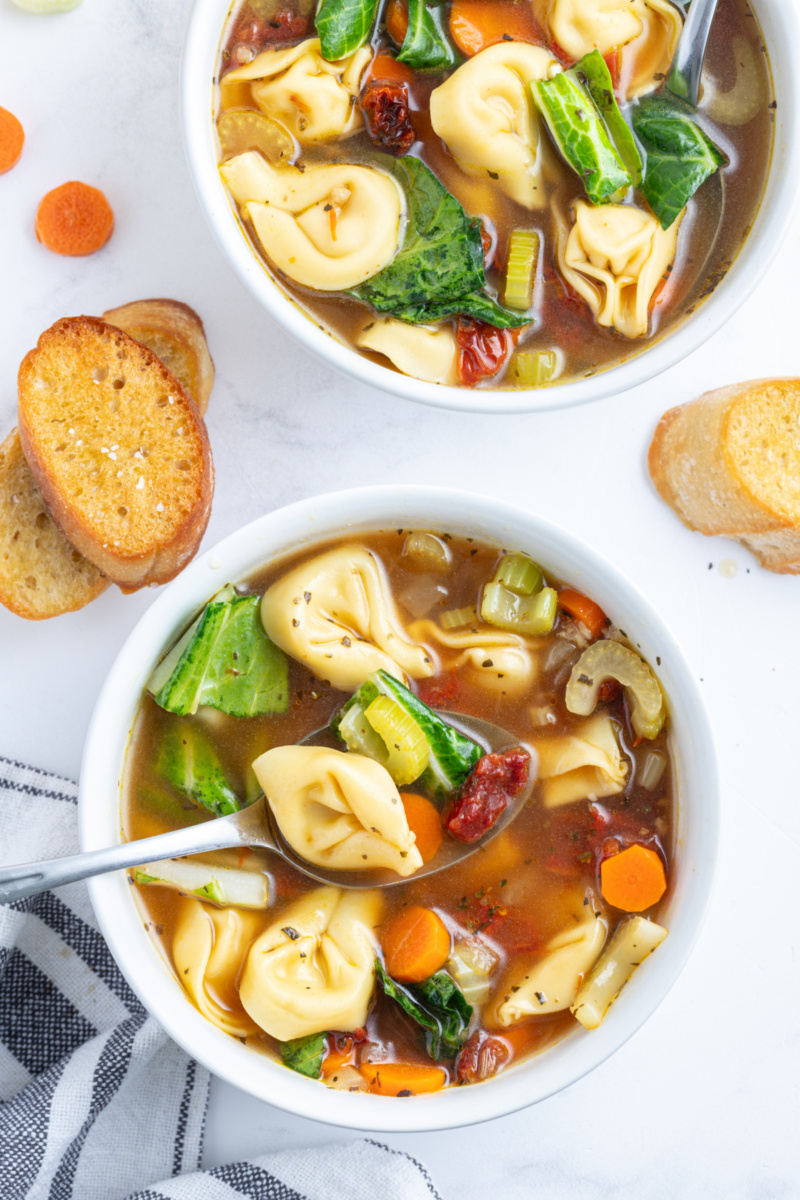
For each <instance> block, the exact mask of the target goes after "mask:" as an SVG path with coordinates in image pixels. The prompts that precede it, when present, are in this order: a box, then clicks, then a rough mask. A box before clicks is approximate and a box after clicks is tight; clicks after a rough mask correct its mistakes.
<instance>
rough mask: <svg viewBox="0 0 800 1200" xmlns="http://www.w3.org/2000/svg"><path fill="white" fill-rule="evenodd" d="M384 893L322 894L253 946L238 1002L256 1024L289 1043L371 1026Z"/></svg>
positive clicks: (331, 890) (296, 907) (284, 916)
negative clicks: (368, 1022) (377, 930)
mask: <svg viewBox="0 0 800 1200" xmlns="http://www.w3.org/2000/svg"><path fill="white" fill-rule="evenodd" d="M381 910H382V900H381V896H380V892H378V891H375V890H370V891H363V892H360V891H353V892H342V891H341V890H340V889H339V888H335V887H322V888H317V889H315V890H314V891H313V892H308V893H306V895H305V896H302V897H301V898H300V899H299V900H296V901H295V902H294V904H291V905H290V906H289V907H288V908H285V909H284V910H283V911H282V912H281V914H280V916H279V917H278V919H277V920H276V921H275V922H274V923H273V924H272V925H270V927H269V929H267V930H265V931H264V933H262V934H261V936H260V937H259V938H257V939H256V941H255V942H254V943H253V945H252V946H251V947H250V952H249V953H248V955H247V961H246V962H245V965H244V970H243V972H242V977H241V980H240V982H239V996H240V998H241V1001H242V1004H243V1005H244V1007H245V1009H246V1011H247V1012H248V1014H249V1015H250V1017H252V1019H253V1020H254V1021H255V1022H256V1024H257V1025H258V1026H259V1027H260V1028H261V1029H263V1030H265V1031H266V1032H267V1033H269V1034H270V1035H271V1036H272V1037H274V1038H278V1040H279V1041H282V1042H287V1041H290V1040H291V1039H292V1038H298V1037H306V1036H307V1035H308V1034H311V1033H320V1032H321V1031H323V1030H326V1029H342V1030H350V1029H358V1028H359V1026H362V1025H364V1024H365V1023H366V1019H367V1011H368V1009H369V1003H370V998H371V996H372V989H373V985H374V962H375V946H376V937H375V926H376V925H377V924H378V922H379V921H380V917H381Z"/></svg>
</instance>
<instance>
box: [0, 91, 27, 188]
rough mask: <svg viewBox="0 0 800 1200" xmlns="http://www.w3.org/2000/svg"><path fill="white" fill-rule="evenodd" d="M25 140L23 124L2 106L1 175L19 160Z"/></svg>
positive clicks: (0, 119) (0, 112)
mask: <svg viewBox="0 0 800 1200" xmlns="http://www.w3.org/2000/svg"><path fill="white" fill-rule="evenodd" d="M24 142H25V130H24V129H23V128H22V125H21V124H20V123H19V121H18V120H17V118H16V117H15V116H14V114H13V113H11V112H9V111H8V109H7V108H0V175H2V174H4V172H5V171H10V170H11V168H12V167H13V166H15V165H16V163H17V162H19V156H20V154H22V147H23V144H24Z"/></svg>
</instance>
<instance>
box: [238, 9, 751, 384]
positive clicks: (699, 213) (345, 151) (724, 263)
mask: <svg viewBox="0 0 800 1200" xmlns="http://www.w3.org/2000/svg"><path fill="white" fill-rule="evenodd" d="M489 2H491V0H489ZM385 3H386V0H382V4H383V7H382V8H381V16H379V19H378V21H377V23H376V32H375V35H374V37H373V45H374V47H375V49H376V50H378V49H381V48H385V47H389V48H391V47H392V43H391V41H390V39H389V38H388V35H387V33H386V30H385V26H384V24H383V19H382V14H383V9H384V7H385ZM271 6H272V7H271ZM307 9H308V5H306V6H305V10H306V11H307ZM287 10H288V11H303V6H302V5H301V6H300V7H299V9H298V7H297V6H296V5H295V4H293V3H291V2H289V3H286V2H284V0H258V3H257V4H254V2H253V0H244V2H243V3H241V4H239V5H236V6H234V8H233V9H232V12H231V15H229V18H228V21H227V22H226V25H225V32H224V34H223V47H225V49H223V50H222V51H221V58H220V65H219V73H220V77H224V72H225V70H226V69H229V65H228V54H229V50H228V49H227V47H229V46H230V45H231V42H232V37H233V33H232V31H233V30H235V29H237V28H239V27H240V22H241V21H242V20H244V19H246V18H248V17H249V16H252V15H254V13H255V12H257V13H258V14H260V15H262V16H268V15H269V14H271V13H274V12H278V11H287ZM311 35H313V27H312V28H311V30H310V32H309V35H307V36H311ZM734 38H742V39H744V40H745V42H746V43H747V44H748V46H749V47H751V49H752V51H753V53H752V55H748V56H747V57H748V63H747V66H748V69H750V70H751V75H752V77H753V81H754V88H755V90H756V92H757V93H758V97H759V105H758V111H757V112H756V114H755V115H754V116H753V118H752V119H751V120H750V121H748V122H747V123H746V124H743V125H731V124H721V123H720V122H718V121H715V120H714V119H712V117H711V116H710V115H709V113H708V111H707V106H704V104H703V102H702V101H701V105H700V111H699V119H700V124H701V125H702V127H703V129H704V130H705V131H706V133H707V134H708V135H709V136H710V137H711V138H712V140H713V141H715V142H716V143H717V144H718V145H719V146H720V147H722V148H723V149H724V151H725V152H726V154H727V155H728V158H729V163H728V165H726V166H725V167H723V168H722V170H721V171H720V172H719V173H718V175H716V176H714V177H712V178H711V179H710V180H708V181H707V182H706V183H705V184H704V185H703V186H702V187H701V188H700V189H699V191H698V192H697V193H696V194H695V195H694V197H693V198H692V199H691V200H690V201H689V204H688V206H687V212H686V216H685V218H684V221H683V225H682V227H681V230H680V233H679V238H678V251H677V255H676V259H675V263H674V266H673V269H672V271H671V273H670V274H669V276H668V279H667V281H666V283H665V284H664V286H663V287H662V288H661V290H660V291H659V292H658V293H657V295H656V296H655V299H654V301H653V302H651V309H652V312H651V320H650V331H649V335H648V337H647V338H636V339H630V338H626V337H624V336H623V335H622V334H620V333H617V332H616V331H615V330H614V329H608V328H605V327H603V326H600V325H599V324H598V323H597V322H596V321H595V319H594V317H593V314H592V312H591V310H590V309H589V307H588V306H587V305H586V303H585V302H584V301H583V300H582V299H581V298H580V297H579V296H578V295H577V294H576V293H573V292H572V291H571V289H570V288H569V287H568V285H567V284H566V283H565V282H564V281H563V280H562V278H561V276H560V274H559V272H558V269H557V266H556V262H555V254H554V247H555V220H556V218H555V216H554V210H557V211H558V212H559V213H560V214H562V215H563V216H566V215H567V214H568V212H569V206H570V204H571V203H572V202H573V201H574V200H575V199H577V198H578V197H579V196H581V195H583V190H582V186H581V183H580V180H579V179H578V177H577V176H576V175H575V174H574V173H573V172H572V171H570V170H569V168H568V167H567V166H566V165H565V164H563V163H561V162H560V161H559V162H558V164H557V166H556V171H557V175H558V178H557V182H556V184H555V186H554V187H553V190H552V193H551V203H550V207H549V208H548V209H545V210H542V211H541V212H530V211H529V210H528V209H526V208H524V207H522V206H520V205H518V204H516V203H515V202H513V201H512V200H510V199H509V198H508V197H506V196H505V195H504V194H503V193H502V192H501V191H499V189H497V188H494V187H493V186H492V183H491V181H490V180H488V179H487V180H486V181H485V182H484V181H479V180H477V179H475V178H473V177H471V176H468V175H466V174H465V173H464V172H463V171H462V170H461V169H460V167H459V166H458V165H457V163H456V162H455V160H454V159H453V158H452V157H451V156H450V154H449V153H448V152H447V150H446V149H445V147H444V145H443V143H442V142H441V141H440V139H439V138H438V137H436V136H435V135H434V133H433V131H432V129H431V127H430V120H429V117H428V112H427V108H428V97H429V95H430V92H431V91H432V90H433V88H434V87H436V86H438V85H439V84H440V83H442V82H443V81H444V80H445V79H446V78H447V73H445V74H432V73H431V72H428V73H426V74H420V73H417V74H416V76H415V82H414V84H413V85H412V95H411V100H412V105H411V106H412V109H414V110H415V115H414V125H415V130H416V132H417V136H418V138H419V139H420V140H418V141H417V142H416V143H415V145H414V146H413V148H412V150H411V153H412V154H413V155H416V156H418V157H419V158H421V159H422V160H423V161H424V162H425V163H426V164H427V165H428V166H429V167H430V168H431V169H432V170H433V171H434V172H435V174H436V175H437V176H438V177H439V179H440V180H441V181H442V183H443V184H444V185H445V187H446V188H448V190H449V191H450V192H452V194H453V195H454V196H456V198H457V199H458V200H460V201H461V203H462V205H463V206H464V208H465V210H466V211H467V213H468V214H470V215H472V216H477V217H480V218H481V219H482V220H483V221H484V222H485V223H486V224H487V225H488V226H489V227H490V228H492V229H493V230H494V231H495V234H496V247H497V248H496V253H495V261H496V262H498V263H499V264H500V267H501V269H500V270H498V269H497V268H496V267H490V268H489V269H488V270H487V284H488V286H489V289H490V290H491V291H492V292H494V293H496V292H499V291H500V290H501V288H502V282H503V274H502V264H503V262H504V260H505V252H506V247H507V245H508V240H509V237H510V236H511V233H512V232H513V231H514V230H515V229H535V230H537V231H538V233H539V235H540V246H541V247H543V252H542V253H540V256H539V263H538V265H537V280H536V285H535V291H534V309H535V313H536V317H537V321H536V323H535V324H533V325H531V326H528V327H525V328H524V329H523V330H522V332H521V335H520V337H519V340H518V342H517V346H518V348H519V349H522V350H525V351H536V350H551V349H558V350H560V351H561V352H562V353H563V355H564V370H563V371H562V373H561V375H560V377H559V381H560V382H565V381H567V380H569V379H580V378H585V377H587V376H589V375H593V374H595V373H596V372H598V371H602V370H606V369H608V368H609V367H612V366H615V365H617V364H619V363H621V362H624V361H626V360H627V359H629V358H632V357H634V356H635V355H637V354H639V353H641V352H642V350H643V349H644V348H645V347H646V346H647V345H649V344H651V343H652V342H653V341H655V340H658V339H659V338H661V337H663V335H664V334H666V333H668V332H669V331H670V330H671V329H673V328H674V327H675V326H677V325H678V324H680V323H681V322H682V321H683V320H685V319H686V318H687V317H688V316H689V315H690V314H691V313H693V312H694V311H695V309H696V308H697V307H698V305H699V304H701V303H702V302H703V300H705V299H706V298H707V297H708V296H709V295H710V294H711V292H712V291H713V290H714V288H715V287H716V286H717V285H718V284H719V282H720V281H721V279H722V278H723V277H724V275H725V273H726V271H727V270H728V268H729V267H730V266H731V263H732V262H733V260H734V258H735V257H736V255H737V254H738V252H739V250H740V249H741V246H742V244H743V242H744V240H745V238H746V237H747V234H748V232H749V230H750V227H751V225H752V223H753V221H754V219H755V215H756V212H757V210H758V206H759V203H760V200H761V196H762V194H763V190H764V185H765V182H766V177H767V171H768V168H769V162H770V155H771V152H772V139H773V128H772V125H773V120H774V113H773V111H772V109H773V107H774V106H773V105H772V103H771V102H772V97H773V92H772V84H771V79H770V72H769V65H768V62H767V59H766V54H765V50H764V46H763V42H762V38H761V33H760V30H759V27H758V23H757V21H756V19H755V16H754V14H753V12H752V10H751V8H750V6H749V5H748V4H747V3H746V0H720V3H719V7H718V10H717V14H716V17H715V20H714V24H713V26H712V32H711V37H710V40H709V45H708V50H707V54H706V62H705V71H706V78H708V77H710V78H712V79H713V80H715V81H716V84H717V86H718V88H719V89H721V90H722V91H723V92H727V91H728V90H729V89H731V88H732V87H733V86H734V82H735V80H736V76H737V71H738V70H740V69H741V67H740V66H739V64H737V61H736V55H735V53H734V48H733V47H734V41H733V39H734ZM297 40H299V39H297V38H296V39H295V41H297ZM541 41H542V44H546V42H545V38H544V37H542V39H541ZM550 48H551V49H552V47H550ZM559 54H560V52H559ZM216 91H217V101H218V103H217V112H220V111H222V110H224V109H225V108H226V107H240V106H245V107H247V106H250V107H255V106H254V104H253V101H252V99H251V98H250V96H249V86H248V85H244V86H243V85H241V84H240V85H236V87H235V88H231V89H229V91H228V94H226V89H224V88H223V89H219V88H217V89H216ZM553 157H554V159H555V155H554V156H553ZM303 159H304V161H306V162H326V161H332V160H333V161H340V160H341V159H345V160H346V161H348V162H357V163H364V164H365V165H369V164H370V163H374V162H375V149H374V147H373V146H372V143H371V142H370V141H369V138H368V137H367V135H366V133H365V132H362V133H359V134H356V135H354V136H352V137H348V138H346V139H344V140H341V141H338V142H331V143H328V144H317V145H316V146H304V148H303ZM636 201H637V203H638V204H640V205H641V206H642V207H644V208H645V209H646V208H647V204H646V201H645V200H644V199H643V197H642V196H641V194H640V193H638V192H637V193H636ZM244 224H245V226H246V227H247V233H248V237H249V240H250V243H251V246H252V247H253V249H254V252H255V253H256V254H257V255H259V257H261V258H264V255H263V252H262V251H261V249H260V245H259V242H258V239H257V238H256V236H255V234H254V231H253V230H252V228H251V227H249V225H248V223H247V222H244ZM265 261H266V260H265ZM270 269H271V270H272V268H270ZM273 274H275V278H276V281H277V282H278V283H279V285H280V286H281V288H282V289H283V290H284V291H285V292H286V293H287V295H288V296H290V297H291V298H292V299H293V300H294V301H295V302H296V303H297V304H298V306H299V307H300V309H301V310H302V311H304V312H305V313H306V315H307V316H309V318H310V319H311V320H313V321H314V322H315V324H317V325H319V327H320V328H321V329H323V330H325V331H326V332H328V333H330V334H331V335H332V336H333V337H335V338H337V339H338V340H340V341H342V342H344V343H345V344H347V345H350V346H351V347H353V348H354V349H356V348H355V339H356V338H357V336H358V334H359V333H360V331H361V330H362V328H363V326H364V322H365V317H366V316H367V313H368V311H369V310H367V309H366V308H365V306H364V305H362V304H360V303H359V302H357V301H354V300H352V299H350V298H348V297H346V296H344V295H340V294H333V293H328V294H326V293H321V292H317V291H313V290H312V289H309V288H304V287H300V286H299V285H297V284H295V283H294V282H292V281H291V280H289V279H286V278H284V277H282V276H280V275H279V274H276V273H274V272H273ZM356 353H360V354H364V355H365V356H366V357H368V358H370V359H372V360H373V361H375V362H377V363H380V364H381V365H383V366H384V367H386V366H387V365H388V366H390V368H391V369H394V368H393V367H391V364H389V360H388V359H385V358H384V357H383V356H382V355H378V354H374V353H372V352H369V351H364V350H357V349H356ZM508 367H509V363H508V362H507V363H506V365H505V366H504V367H503V368H502V369H501V371H500V372H499V373H498V374H497V375H495V376H494V377H493V378H490V379H487V380H484V381H482V382H481V383H479V384H477V385H476V386H479V387H487V388H494V387H498V386H499V387H504V386H505V387H510V386H514V382H513V379H512V378H511V376H510V375H509V371H508Z"/></svg>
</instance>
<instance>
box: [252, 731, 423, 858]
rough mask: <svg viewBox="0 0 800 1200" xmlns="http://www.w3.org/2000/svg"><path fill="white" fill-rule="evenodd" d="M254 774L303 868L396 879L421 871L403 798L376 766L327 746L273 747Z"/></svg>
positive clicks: (383, 771)
mask: <svg viewBox="0 0 800 1200" xmlns="http://www.w3.org/2000/svg"><path fill="white" fill-rule="evenodd" d="M253 770H254V771H255V774H256V778H257V779H258V782H259V783H260V784H261V787H262V788H263V789H264V795H265V796H266V797H267V801H268V803H269V806H270V808H271V809H272V811H273V813H274V814H275V819H276V821H277V822H278V825H279V827H280V831H281V833H282V834H283V836H284V837H285V838H286V841H287V842H288V843H289V845H290V846H291V847H292V849H293V850H294V851H295V852H296V853H297V854H299V855H300V856H301V858H304V859H306V860H307V861H308V862H310V863H314V864H315V865H316V866H318V867H327V868H329V869H332V870H335V871H368V870H372V869H373V868H376V867H388V868H389V869H390V870H392V871H396V872H397V874H398V875H413V873H414V871H418V870H419V868H420V867H421V866H422V858H421V856H420V852H419V850H418V849H417V847H416V846H415V845H414V841H415V838H414V834H413V833H412V832H411V830H410V829H409V827H408V821H407V820H406V814H405V809H404V808H403V804H402V801H401V799H400V794H399V792H398V791H397V788H396V787H395V785H394V783H393V781H392V777H391V775H390V774H389V772H388V771H387V770H386V768H385V767H382V766H381V765H380V763H377V762H374V761H373V760H372V759H371V758H365V757H364V756H363V755H361V754H349V753H345V752H344V751H342V750H329V749H327V748H326V747H324V746H277V747H276V748H275V749H274V750H268V751H267V752H266V754H262V755H261V757H260V758H257V759H256V761H255V762H254V763H253Z"/></svg>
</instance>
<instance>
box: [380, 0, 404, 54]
mask: <svg viewBox="0 0 800 1200" xmlns="http://www.w3.org/2000/svg"><path fill="white" fill-rule="evenodd" d="M384 20H385V22H386V32H387V33H388V34H389V37H390V38H391V39H392V41H393V42H394V44H395V45H396V46H402V44H403V42H404V41H405V40H406V32H407V31H408V5H407V4H406V3H405V0H389V3H388V4H387V5H386V16H385V18H384Z"/></svg>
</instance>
